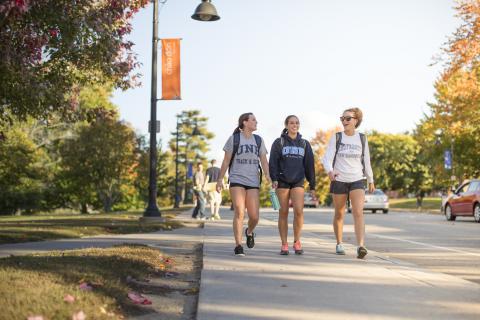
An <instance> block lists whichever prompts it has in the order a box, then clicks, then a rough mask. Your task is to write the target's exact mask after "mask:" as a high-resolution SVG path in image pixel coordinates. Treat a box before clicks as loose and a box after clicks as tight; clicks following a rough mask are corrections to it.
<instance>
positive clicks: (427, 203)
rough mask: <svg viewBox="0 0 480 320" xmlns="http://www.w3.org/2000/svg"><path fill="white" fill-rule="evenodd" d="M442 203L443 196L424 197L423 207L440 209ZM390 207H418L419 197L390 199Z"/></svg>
mask: <svg viewBox="0 0 480 320" xmlns="http://www.w3.org/2000/svg"><path fill="white" fill-rule="evenodd" d="M441 203H442V199H441V198H424V199H423V203H422V209H424V210H440V205H441ZM390 208H394V209H395V208H396V209H410V210H411V209H417V199H415V198H400V199H390Z"/></svg>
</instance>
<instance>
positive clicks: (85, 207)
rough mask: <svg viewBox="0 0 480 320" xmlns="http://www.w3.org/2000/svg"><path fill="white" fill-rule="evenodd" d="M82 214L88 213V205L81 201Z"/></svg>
mask: <svg viewBox="0 0 480 320" xmlns="http://www.w3.org/2000/svg"><path fill="white" fill-rule="evenodd" d="M80 212H81V213H82V214H88V207H87V204H86V203H82V208H81V211H80Z"/></svg>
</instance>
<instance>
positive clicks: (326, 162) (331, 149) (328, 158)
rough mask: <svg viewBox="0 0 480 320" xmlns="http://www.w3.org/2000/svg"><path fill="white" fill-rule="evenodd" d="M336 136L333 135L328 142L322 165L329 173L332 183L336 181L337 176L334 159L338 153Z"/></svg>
mask: <svg viewBox="0 0 480 320" xmlns="http://www.w3.org/2000/svg"><path fill="white" fill-rule="evenodd" d="M336 140H337V138H336V134H334V135H332V137H331V138H330V141H329V142H328V146H327V150H325V155H324V156H323V159H322V165H323V168H324V169H325V171H326V172H327V173H328V177H329V178H330V180H331V181H333V180H335V174H334V172H333V167H332V164H333V158H334V157H335V151H336Z"/></svg>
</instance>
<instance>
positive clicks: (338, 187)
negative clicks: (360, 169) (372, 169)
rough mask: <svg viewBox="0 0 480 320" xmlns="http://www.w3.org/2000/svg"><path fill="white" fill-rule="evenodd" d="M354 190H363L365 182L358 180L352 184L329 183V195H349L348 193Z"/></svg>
mask: <svg viewBox="0 0 480 320" xmlns="http://www.w3.org/2000/svg"><path fill="white" fill-rule="evenodd" d="M356 189H363V190H364V189H365V180H358V181H354V182H341V181H332V182H330V193H333V194H349V193H350V191H352V190H356Z"/></svg>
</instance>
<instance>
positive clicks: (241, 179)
mask: <svg viewBox="0 0 480 320" xmlns="http://www.w3.org/2000/svg"><path fill="white" fill-rule="evenodd" d="M223 150H224V151H225V152H233V135H231V136H230V138H228V140H227V143H225V146H224V147H223ZM266 154H267V148H265V142H264V141H263V139H262V144H261V145H260V150H258V147H257V143H256V141H255V137H254V136H253V135H252V136H251V137H250V138H249V139H247V138H245V136H244V135H243V133H240V144H239V145H238V151H237V154H235V155H232V156H233V157H234V158H233V162H232V167H231V168H230V175H229V180H230V183H239V184H243V185H245V186H249V187H258V186H259V185H260V177H259V175H258V165H259V164H260V158H259V157H260V155H266Z"/></svg>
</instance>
